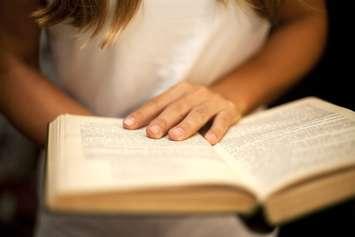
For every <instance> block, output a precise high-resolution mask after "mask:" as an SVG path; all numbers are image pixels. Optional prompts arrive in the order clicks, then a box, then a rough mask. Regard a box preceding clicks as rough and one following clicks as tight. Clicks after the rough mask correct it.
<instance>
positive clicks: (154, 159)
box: [53, 115, 237, 194]
mask: <svg viewBox="0 0 355 237" xmlns="http://www.w3.org/2000/svg"><path fill="white" fill-rule="evenodd" d="M55 123H60V124H61V125H60V126H61V127H62V130H63V131H62V139H61V141H60V143H61V144H60V147H61V153H57V157H55V156H54V158H53V159H57V161H56V162H55V164H56V165H57V166H56V172H54V174H55V175H56V177H55V180H56V186H57V189H56V192H57V194H63V193H73V192H74V193H85V192H96V191H100V190H101V191H110V190H118V189H121V190H131V189H137V188H152V187H161V186H169V187H171V186H174V185H177V186H178V185H197V184H205V183H207V184H221V183H225V184H231V183H233V182H234V181H235V180H236V179H237V175H236V174H234V173H233V171H232V169H231V168H230V167H228V166H227V164H226V163H225V162H224V160H223V159H220V158H219V157H218V155H217V154H216V153H215V151H214V150H213V149H212V146H210V145H209V144H208V143H207V141H206V140H205V139H204V138H203V137H202V136H200V135H196V136H193V137H192V138H190V139H188V140H186V141H183V142H174V141H170V140H169V139H168V138H163V139H159V140H153V139H149V138H147V137H146V136H145V130H144V129H140V130H135V131H128V130H125V129H123V128H122V120H120V119H110V118H98V117H83V116H71V115H64V116H61V117H59V118H58V119H57V121H56V122H55Z"/></svg>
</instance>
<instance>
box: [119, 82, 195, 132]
mask: <svg viewBox="0 0 355 237" xmlns="http://www.w3.org/2000/svg"><path fill="white" fill-rule="evenodd" d="M191 87H192V86H190V85H189V84H187V83H179V84H177V85H175V86H173V87H171V88H170V89H168V90H167V91H166V92H164V93H162V94H161V95H159V96H156V97H154V98H153V99H151V100H149V101H148V102H146V103H145V104H144V105H143V106H142V107H140V108H139V109H137V110H136V111H134V112H133V113H131V114H130V115H128V116H127V118H126V119H125V120H124V121H123V127H124V128H127V129H137V128H140V127H143V126H145V125H146V124H148V123H149V122H150V121H151V120H152V119H153V118H155V117H156V116H157V115H158V114H159V113H160V112H161V111H162V110H163V109H164V108H165V107H166V106H167V105H168V104H170V103H171V102H172V101H175V100H177V99H179V98H180V97H181V96H183V95H184V94H185V93H187V92H188V91H190V90H191Z"/></svg>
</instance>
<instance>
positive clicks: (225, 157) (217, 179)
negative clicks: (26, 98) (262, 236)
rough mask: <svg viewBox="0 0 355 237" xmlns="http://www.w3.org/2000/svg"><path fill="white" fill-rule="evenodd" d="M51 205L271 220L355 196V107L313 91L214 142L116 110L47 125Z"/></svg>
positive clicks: (56, 208)
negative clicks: (152, 130) (156, 128)
mask: <svg viewBox="0 0 355 237" xmlns="http://www.w3.org/2000/svg"><path fill="white" fill-rule="evenodd" d="M46 167H47V176H46V189H45V191H46V192H45V195H46V205H47V207H48V208H49V209H50V210H52V211H62V212H74V213H87V214H88V213H95V214H97V213H100V214H105V213H111V214H112V213H119V214H193V213H223V212H234V213H242V214H248V213H253V211H255V210H256V208H258V207H261V208H262V209H263V210H264V213H265V216H266V219H267V220H268V221H269V222H270V223H271V224H278V223H283V222H286V221H289V220H291V219H293V218H296V217H300V216H302V215H305V214H307V213H310V212H313V211H315V210H318V209H320V208H323V207H326V206H329V205H332V204H335V203H338V202H341V201H343V200H345V199H349V198H351V197H353V196H355V112H353V111H351V110H347V109H345V108H341V107H338V106H335V105H333V104H330V103H327V102H324V101H322V100H319V99H317V98H306V99H302V100H298V101H295V102H292V103H289V104H285V105H282V106H279V107H276V108H274V109H270V110H266V111H262V112H259V113H256V114H253V115H250V116H248V117H245V118H244V119H242V121H240V122H239V123H238V124H237V125H235V126H234V127H232V128H231V129H230V130H229V132H228V133H227V135H226V136H225V137H224V138H223V140H222V141H221V142H220V143H219V144H217V145H215V146H211V145H209V143H207V141H206V140H205V139H204V138H203V137H202V136H201V135H199V134H198V135H195V136H193V137H191V138H189V139H187V140H186V141H182V142H175V141H170V140H169V139H168V138H162V139H158V140H154V139H148V138H147V137H146V136H145V131H144V129H140V130H135V131H128V130H125V129H123V128H122V120H121V119H115V118H100V117H85V116H73V115H61V116H59V117H58V118H57V119H56V120H55V121H53V122H52V123H50V126H49V139H48V149H47V166H46Z"/></svg>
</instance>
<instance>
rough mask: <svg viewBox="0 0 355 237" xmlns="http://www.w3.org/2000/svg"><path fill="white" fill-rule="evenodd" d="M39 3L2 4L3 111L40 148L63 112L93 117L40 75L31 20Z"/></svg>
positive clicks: (0, 100) (0, 95)
mask: <svg viewBox="0 0 355 237" xmlns="http://www.w3.org/2000/svg"><path fill="white" fill-rule="evenodd" d="M39 4H40V3H39V0H12V1H0V29H1V31H0V111H1V113H3V114H4V115H5V116H6V117H7V119H8V120H9V121H10V122H11V123H12V124H13V125H14V126H15V127H17V128H18V129H19V130H20V131H21V132H23V133H24V134H25V135H26V136H27V137H29V138H31V139H32V140H34V141H35V142H37V143H38V144H40V145H43V144H44V143H45V140H46V135H47V125H48V123H49V122H50V121H52V120H53V119H54V118H55V117H57V116H58V115H60V114H63V113H72V114H82V115H89V114H91V113H90V111H88V110H87V109H86V108H84V107H83V106H82V105H80V104H79V103H78V102H76V101H75V100H73V99H71V98H70V97H68V96H67V95H66V94H64V93H63V92H62V91H61V90H59V89H57V88H56V87H55V86H54V85H52V84H51V83H50V82H49V81H48V80H47V79H46V78H45V77H44V76H42V75H41V74H40V72H39V61H38V57H39V56H38V53H39V34H40V30H39V29H38V27H37V26H36V24H35V23H34V21H33V20H32V19H31V17H30V15H31V13H32V12H33V11H34V10H35V9H37V8H38V7H39V6H40V5H39Z"/></svg>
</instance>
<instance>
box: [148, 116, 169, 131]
mask: <svg viewBox="0 0 355 237" xmlns="http://www.w3.org/2000/svg"><path fill="white" fill-rule="evenodd" d="M152 124H156V125H158V126H159V127H161V128H162V129H166V128H167V126H168V121H167V120H166V119H165V118H159V117H158V118H156V119H155V120H154V121H153V122H152Z"/></svg>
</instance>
